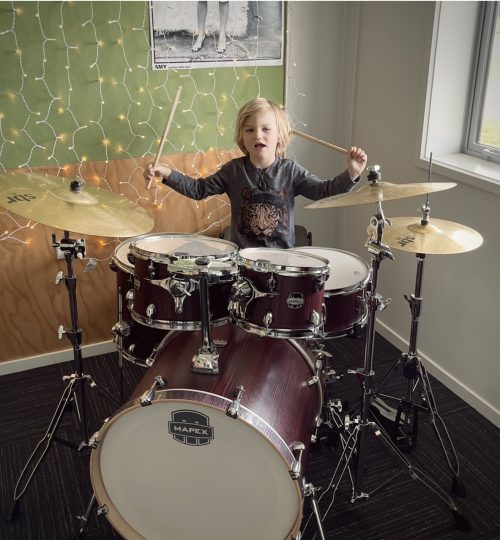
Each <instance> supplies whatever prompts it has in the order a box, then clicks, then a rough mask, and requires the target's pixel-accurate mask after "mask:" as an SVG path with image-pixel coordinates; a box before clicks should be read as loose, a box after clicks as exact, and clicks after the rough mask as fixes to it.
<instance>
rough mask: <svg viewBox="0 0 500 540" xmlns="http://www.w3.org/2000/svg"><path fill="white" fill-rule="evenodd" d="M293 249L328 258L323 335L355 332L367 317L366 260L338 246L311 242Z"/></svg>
mask: <svg viewBox="0 0 500 540" xmlns="http://www.w3.org/2000/svg"><path fill="white" fill-rule="evenodd" d="M296 249H297V250H298V251H301V252H303V253H306V254H312V255H316V256H319V257H323V258H324V259H327V260H328V261H329V262H330V277H329V278H328V280H327V281H326V283H325V324H324V337H327V338H333V337H343V336H353V337H355V336H357V335H358V334H359V331H360V330H361V329H362V328H363V327H364V325H365V324H366V320H367V317H368V306H367V298H366V292H367V288H368V285H369V280H370V268H369V266H368V264H367V263H366V262H365V261H364V260H363V259H361V258H359V257H358V256H357V255H355V254H354V253H349V252H348V251H342V250H340V249H333V248H324V247H314V246H303V247H299V248H296Z"/></svg>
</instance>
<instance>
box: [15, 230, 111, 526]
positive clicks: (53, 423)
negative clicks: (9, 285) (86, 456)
mask: <svg viewBox="0 0 500 540" xmlns="http://www.w3.org/2000/svg"><path fill="white" fill-rule="evenodd" d="M52 246H53V247H55V248H59V249H60V251H62V253H63V254H64V258H65V259H66V265H67V269H68V273H67V275H66V276H64V282H65V284H66V288H67V289H68V295H69V305H70V313H71V328H70V329H64V328H63V327H62V326H60V327H59V337H60V338H62V336H63V334H65V335H66V337H67V338H68V339H69V340H70V341H71V344H72V346H73V358H74V362H75V368H76V372H75V373H72V374H71V375H67V376H64V377H63V381H67V385H66V388H65V389H64V391H63V393H62V396H61V398H60V400H59V403H58V404H57V407H56V410H55V412H54V414H53V416H52V418H51V420H50V422H49V425H48V427H47V431H46V432H45V435H44V436H43V437H42V439H41V440H40V441H39V442H38V444H37V445H36V447H35V449H34V450H33V452H32V454H31V456H30V457H29V459H28V461H27V463H26V465H25V466H24V468H23V469H22V471H21V474H20V476H19V479H18V481H17V483H16V486H15V488H14V500H13V502H12V504H11V506H10V508H9V511H8V514H7V521H8V522H10V521H13V520H14V519H15V518H16V517H17V515H18V513H19V501H20V499H21V497H22V496H23V495H24V494H25V493H26V491H27V489H28V487H29V485H30V483H31V481H32V480H33V477H34V475H35V473H36V471H37V469H38V467H39V466H40V464H41V463H42V460H43V459H44V458H45V456H46V455H47V453H48V451H49V449H50V447H51V444H52V442H57V443H60V444H62V445H64V446H68V447H69V448H72V449H73V450H77V451H78V452H80V451H82V450H84V449H85V448H88V447H89V436H88V425H87V413H86V403H85V384H84V383H85V382H89V383H90V386H91V387H97V385H96V383H95V382H94V381H93V379H92V378H91V377H90V375H86V374H84V373H83V359H82V351H81V343H82V330H81V329H80V328H79V326H78V310H77V302H76V276H75V275H74V273H73V259H74V258H75V257H76V258H77V259H83V257H84V255H85V241H84V240H82V239H80V240H74V239H71V238H70V237H69V232H68V231H64V238H63V239H62V240H61V241H60V242H57V241H56V236H55V234H53V235H52ZM61 280H62V272H59V273H58V275H57V277H56V284H58V283H59V282H60V281H61ZM97 389H98V390H100V391H101V392H102V393H103V394H104V395H106V396H107V397H109V398H111V399H112V400H113V401H117V400H116V398H115V397H114V396H113V395H112V394H110V393H109V392H107V391H106V390H104V389H102V388H99V387H97ZM72 403H74V404H75V407H76V411H77V414H78V419H79V422H80V430H81V431H80V436H81V441H80V443H79V444H74V443H73V442H70V441H66V440H65V439H62V438H60V437H58V436H56V435H55V433H56V431H57V429H58V427H59V424H60V422H61V420H62V417H63V415H64V413H65V412H66V410H67V409H68V408H69V406H70V404H72Z"/></svg>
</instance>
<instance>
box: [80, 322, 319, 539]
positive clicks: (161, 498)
mask: <svg viewBox="0 0 500 540" xmlns="http://www.w3.org/2000/svg"><path fill="white" fill-rule="evenodd" d="M213 334H214V342H215V343H217V346H218V349H217V350H218V352H219V369H220V373H219V374H218V375H207V374H200V373H194V372H192V371H191V370H190V368H191V363H192V358H193V355H194V354H196V353H197V352H198V351H199V350H200V348H201V347H200V346H201V343H202V333H201V332H199V331H195V332H192V333H188V334H186V333H172V334H171V335H169V336H167V338H166V340H165V342H164V346H163V348H162V349H161V350H160V352H159V353H158V355H157V357H156V359H155V362H154V364H153V366H152V367H151V368H150V369H149V370H148V371H147V373H146V374H145V375H144V377H143V379H142V381H141V382H140V383H139V385H138V387H137V388H136V390H135V392H134V393H133V395H132V397H131V398H130V401H129V402H128V403H127V404H125V405H124V406H123V407H122V408H121V409H120V410H119V411H118V412H117V414H115V416H113V417H112V418H111V419H110V420H109V421H108V422H107V423H105V424H104V426H103V427H102V428H101V430H100V431H99V432H98V433H97V434H96V435H95V437H94V439H95V442H96V446H95V447H94V449H93V450H92V455H91V464H90V470H91V479H92V485H93V489H94V493H95V495H96V498H97V500H98V502H99V504H100V505H105V506H106V508H107V514H106V515H107V518H108V519H109V521H110V522H111V524H112V525H113V527H114V528H115V529H116V530H117V531H118V532H119V533H120V534H121V535H122V536H124V537H125V538H127V539H129V540H130V539H147V540H194V539H202V538H204V539H207V540H235V539H236V538H237V539H238V540H256V539H258V540H283V539H292V538H295V537H296V535H297V533H298V531H299V527H300V523H301V518H302V506H303V494H302V477H301V475H302V473H303V469H304V467H305V460H306V457H307V455H308V450H309V445H310V441H311V435H312V433H313V431H314V429H315V427H316V426H317V424H318V420H319V415H320V413H321V405H322V388H321V385H320V383H319V382H317V378H314V375H316V373H315V370H314V367H313V362H312V361H311V359H310V358H309V356H308V355H307V353H306V352H305V351H304V350H303V349H302V348H301V347H300V346H299V345H298V344H297V343H296V342H295V341H289V340H276V339H272V338H267V337H266V338H259V337H257V336H254V335H252V334H248V333H246V332H244V331H243V330H241V329H239V328H238V327H235V326H231V325H226V326H221V327H217V328H214V329H213ZM158 376H161V377H162V378H163V380H164V381H165V383H166V387H165V388H163V389H157V390H153V391H151V389H152V388H153V387H154V386H155V378H156V377H158ZM238 387H243V394H242V396H241V400H240V401H238V399H237V398H235V395H237V394H238V390H237V388H238ZM146 394H148V396H147V397H148V398H149V399H148V400H146V403H151V405H150V406H141V397H146ZM240 394H241V391H240ZM231 406H232V407H234V409H235V411H236V410H237V411H238V413H237V414H236V416H235V417H234V415H233V416H231V414H232V411H231V409H230V410H229V411H228V408H230V407H231ZM297 441H299V442H301V443H303V446H302V448H303V450H302V451H300V449H297V446H298V445H297V444H296V442H297ZM294 449H296V451H295V452H294Z"/></svg>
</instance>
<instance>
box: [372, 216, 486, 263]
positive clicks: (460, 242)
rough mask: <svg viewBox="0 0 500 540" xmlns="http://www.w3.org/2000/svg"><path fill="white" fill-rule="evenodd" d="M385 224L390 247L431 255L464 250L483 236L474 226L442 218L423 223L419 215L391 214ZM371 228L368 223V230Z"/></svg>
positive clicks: (448, 253) (476, 244)
mask: <svg viewBox="0 0 500 540" xmlns="http://www.w3.org/2000/svg"><path fill="white" fill-rule="evenodd" d="M389 221H390V222H391V225H385V226H384V232H383V238H382V242H383V243H384V244H386V245H388V246H389V247H392V248H395V249H399V250H401V251H408V252H410V253H422V254H429V255H431V254H432V255H450V254H453V253H465V252H466V251H472V250H474V249H476V248H478V247H479V246H480V245H481V244H482V243H483V237H482V236H481V235H480V234H479V233H478V232H476V231H475V230H473V229H471V228H469V227H466V226H465V225H460V224H459V223H454V222H453V221H445V220H443V219H430V220H429V222H428V223H427V224H426V225H422V222H421V218H419V217H396V218H390V220H389ZM371 232H372V228H371V227H368V234H371Z"/></svg>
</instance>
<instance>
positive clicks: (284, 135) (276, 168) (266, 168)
mask: <svg viewBox="0 0 500 540" xmlns="http://www.w3.org/2000/svg"><path fill="white" fill-rule="evenodd" d="M289 136H290V124H289V121H288V117H287V115H286V113H285V112H284V111H283V110H282V109H281V108H280V107H279V106H278V105H277V104H276V103H274V102H273V101H271V100H269V99H265V98H256V99H253V100H251V101H249V102H248V103H247V104H246V105H244V106H243V107H242V108H241V109H240V111H239V113H238V118H237V121H236V136H235V140H236V143H237V144H238V146H239V148H240V149H241V150H242V151H243V153H244V154H245V155H244V156H243V157H240V158H235V159H233V160H231V161H229V162H228V163H226V164H225V165H223V166H222V167H221V169H220V170H219V171H217V172H216V173H215V174H213V175H211V176H208V177H207V178H201V179H198V180H195V179H193V178H190V177H189V176H186V175H184V174H181V173H179V172H177V171H173V170H172V169H170V168H169V167H167V166H166V165H162V164H158V165H157V166H156V167H153V166H152V165H149V167H148V168H147V170H146V178H147V179H148V181H149V180H150V179H151V178H153V177H154V176H161V177H162V178H163V179H162V182H163V183H164V184H165V185H167V186H169V187H171V188H172V189H174V190H175V191H178V192H179V193H182V194H183V195H186V196H187V197H190V198H191V199H196V200H200V199H204V198H205V197H209V196H210V195H220V194H222V193H227V195H228V197H229V200H230V201H231V241H232V242H234V243H235V244H237V245H238V246H239V247H240V248H247V247H275V248H290V247H294V245H295V215H294V200H295V197H296V196H297V195H303V196H305V197H307V198H309V199H312V200H319V199H323V198H325V197H330V196H332V195H337V194H339V193H345V192H347V191H350V190H351V189H352V188H353V187H354V186H355V185H356V183H357V182H358V181H359V177H360V175H361V173H362V172H363V170H364V168H365V166H366V162H367V157H366V154H365V152H364V151H363V150H361V148H356V147H355V146H353V147H351V148H349V149H348V151H347V153H346V162H347V169H346V170H345V171H344V172H343V173H341V174H339V175H338V176H336V177H335V178H333V179H331V180H320V179H319V178H318V177H317V176H315V175H313V174H311V173H310V172H309V171H307V170H306V169H304V168H303V167H302V166H301V165H299V164H298V163H296V162H295V161H293V160H291V159H287V158H285V157H284V153H285V149H286V146H287V144H288V140H289Z"/></svg>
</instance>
